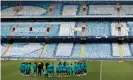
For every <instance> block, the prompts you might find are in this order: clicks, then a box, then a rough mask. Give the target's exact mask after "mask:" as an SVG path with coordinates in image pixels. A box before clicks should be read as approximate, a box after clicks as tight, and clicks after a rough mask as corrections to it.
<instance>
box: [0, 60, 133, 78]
mask: <svg viewBox="0 0 133 80" xmlns="http://www.w3.org/2000/svg"><path fill="white" fill-rule="evenodd" d="M21 62H22V61H1V67H2V69H1V79H2V80H133V61H125V62H121V63H120V62H118V61H87V64H88V74H87V75H86V76H80V77H79V76H76V77H69V78H51V79H50V78H44V77H43V76H42V77H33V76H30V77H27V76H21V75H20V71H19V66H20V63H21ZM31 62H34V61H31ZM43 62H44V63H46V62H53V63H54V64H56V63H58V61H55V60H54V61H48V60H47V61H46V60H44V61H43ZM72 62H74V61H72Z"/></svg>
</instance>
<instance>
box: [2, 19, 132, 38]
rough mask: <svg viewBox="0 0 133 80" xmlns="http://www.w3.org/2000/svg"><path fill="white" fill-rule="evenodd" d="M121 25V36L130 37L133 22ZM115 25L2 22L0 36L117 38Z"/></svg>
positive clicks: (106, 23)
mask: <svg viewBox="0 0 133 80" xmlns="http://www.w3.org/2000/svg"><path fill="white" fill-rule="evenodd" d="M121 24H122V26H123V31H122V32H121V34H122V36H132V35H133V22H122V23H121ZM116 25H117V22H110V21H104V22H100V21H88V22H85V23H84V22H49V23H48V22H32V23H31V22H27V23H24V22H16V23H13V22H12V23H11V22H3V23H2V24H1V36H11V35H12V36H84V35H86V36H118V34H116V33H118V32H117V29H116ZM83 28H85V30H84V29H83ZM83 30H84V31H83Z"/></svg>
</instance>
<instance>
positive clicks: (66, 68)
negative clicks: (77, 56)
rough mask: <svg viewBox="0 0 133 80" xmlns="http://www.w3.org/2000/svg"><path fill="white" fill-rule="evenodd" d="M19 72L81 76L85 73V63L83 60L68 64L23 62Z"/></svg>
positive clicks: (46, 75)
mask: <svg viewBox="0 0 133 80" xmlns="http://www.w3.org/2000/svg"><path fill="white" fill-rule="evenodd" d="M20 72H21V75H22V76H30V75H32V74H33V75H34V76H41V75H42V72H43V75H44V76H45V77H69V76H81V75H86V74H87V65H86V63H85V62H84V61H82V62H75V63H74V64H70V63H67V62H59V64H56V65H54V63H45V69H44V64H43V63H42V62H40V63H38V64H37V63H36V62H35V63H33V64H31V63H30V62H29V63H27V62H23V63H21V65H20Z"/></svg>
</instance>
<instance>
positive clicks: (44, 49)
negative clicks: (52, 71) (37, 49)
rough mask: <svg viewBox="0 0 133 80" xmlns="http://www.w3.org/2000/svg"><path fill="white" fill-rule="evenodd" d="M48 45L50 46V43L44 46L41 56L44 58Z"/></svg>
mask: <svg viewBox="0 0 133 80" xmlns="http://www.w3.org/2000/svg"><path fill="white" fill-rule="evenodd" d="M47 47H48V44H45V46H44V48H43V50H42V52H41V54H40V57H39V58H43V56H44V54H45V52H46V49H47Z"/></svg>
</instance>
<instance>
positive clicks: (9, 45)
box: [2, 44, 12, 56]
mask: <svg viewBox="0 0 133 80" xmlns="http://www.w3.org/2000/svg"><path fill="white" fill-rule="evenodd" d="M11 49H12V44H8V47H7V49H6V50H5V51H4V53H2V56H5V55H6V54H7V53H8V52H9V51H10V50H11Z"/></svg>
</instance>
